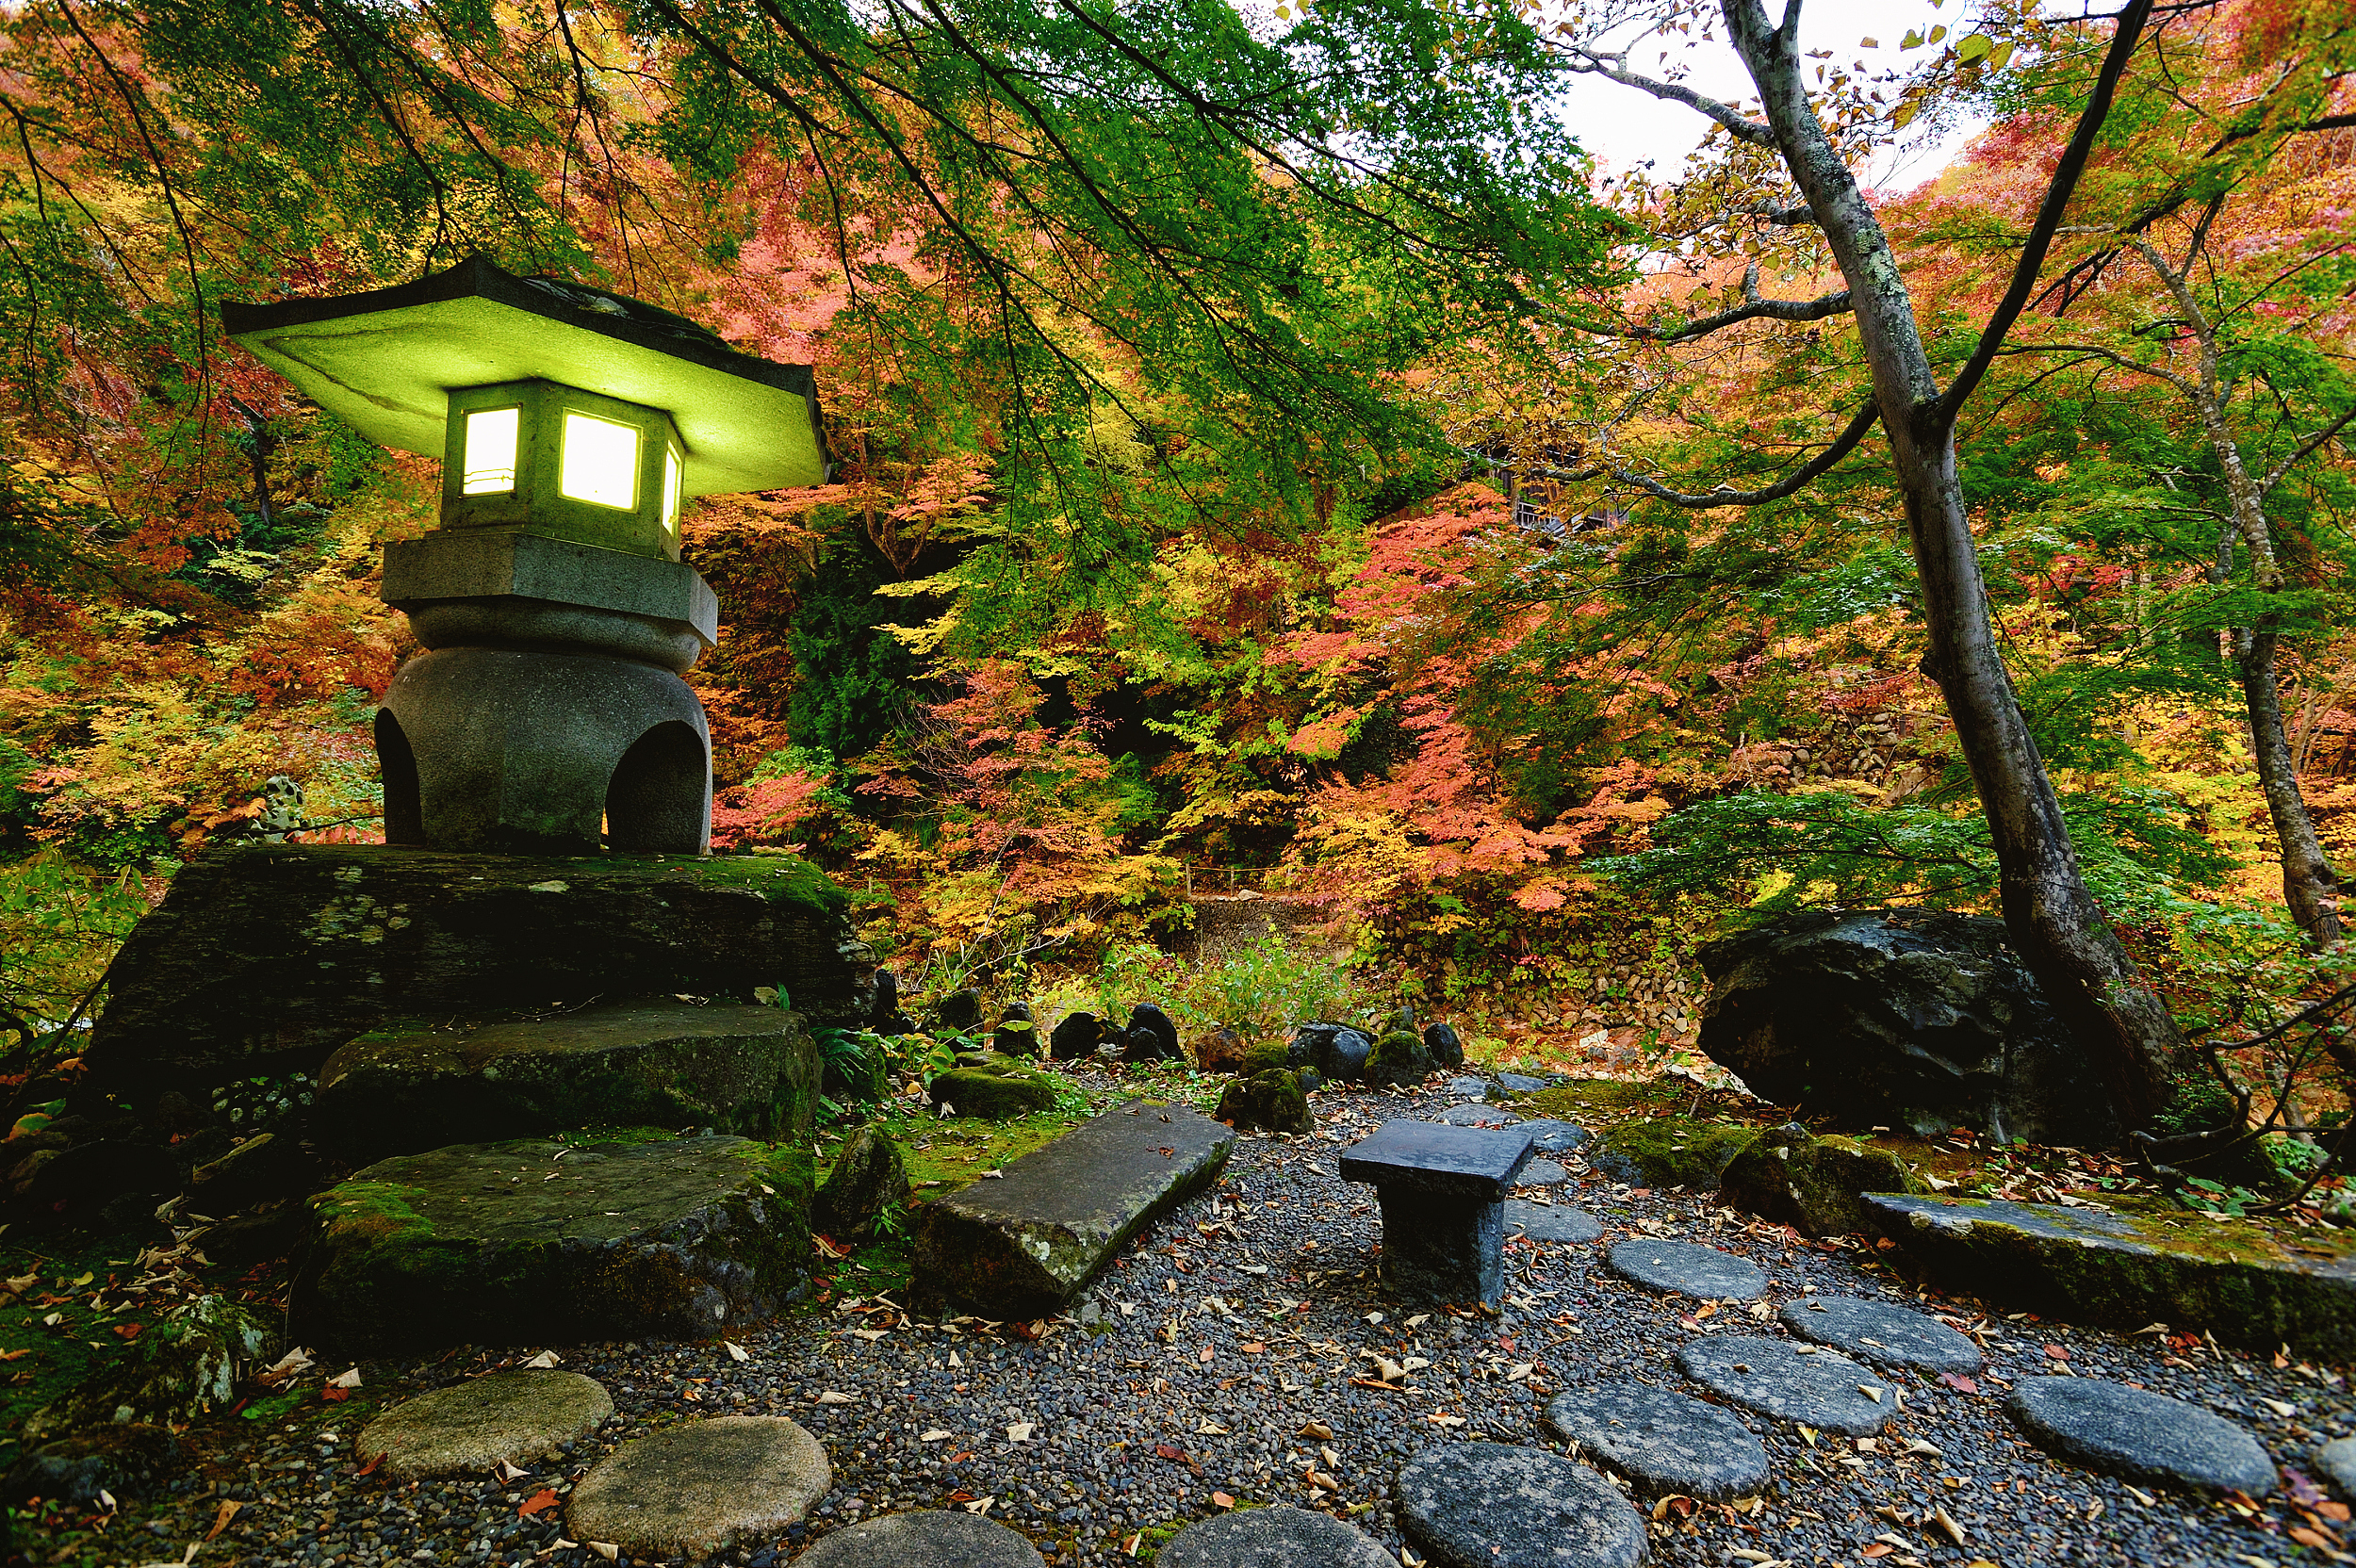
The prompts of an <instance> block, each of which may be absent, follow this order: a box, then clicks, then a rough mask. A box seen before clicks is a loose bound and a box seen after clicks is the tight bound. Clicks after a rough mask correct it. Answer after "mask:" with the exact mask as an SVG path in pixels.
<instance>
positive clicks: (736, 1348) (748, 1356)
mask: <svg viewBox="0 0 2356 1568" xmlns="http://www.w3.org/2000/svg"><path fill="white" fill-rule="evenodd" d="M720 1343H721V1344H722V1345H724V1346H726V1347H728V1360H730V1361H750V1360H752V1359H753V1356H752V1352H751V1351H749V1350H747V1349H745V1348H744V1347H743V1346H742V1345H739V1344H737V1343H736V1341H734V1340H732V1339H724V1340H722V1341H721V1342H720Z"/></svg>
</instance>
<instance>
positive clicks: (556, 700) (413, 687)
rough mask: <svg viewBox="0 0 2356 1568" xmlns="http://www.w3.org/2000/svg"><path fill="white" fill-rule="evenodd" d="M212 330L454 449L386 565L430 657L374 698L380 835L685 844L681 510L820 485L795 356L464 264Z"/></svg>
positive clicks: (708, 625) (384, 427) (691, 755)
mask: <svg viewBox="0 0 2356 1568" xmlns="http://www.w3.org/2000/svg"><path fill="white" fill-rule="evenodd" d="M221 315H222V319H223V322H224V324H225V325H226V327H227V329H228V332H229V335H230V336H231V337H233V338H235V339H236V340H237V342H239V343H241V344H243V345H244V346H245V347H246V348H248V349H250V350H252V351H254V353H255V354H256V355H258V356H259V357H260V358H261V359H262V360H263V361H264V362H265V363H266V364H268V365H269V366H270V368H273V369H275V370H277V371H278V372H280V373H281V374H282V375H285V376H286V378H287V379H288V380H290V381H292V382H293V383H294V384H296V385H297V386H299V387H300V388H302V389H303V392H304V393H305V394H307V395H308V396H309V397H310V398H311V399H312V400H315V401H316V402H318V403H319V406H320V407H322V408H324V409H326V410H327V411H328V412H329V413H331V414H334V415H335V416H336V417H338V418H341V419H342V420H344V421H345V422H346V423H348V424H350V425H352V427H353V428H355V429H357V430H358V431H360V432H361V433H363V434H365V435H367V436H368V437H369V438H370V439H372V440H375V441H377V442H379V443H381V444H382V445H384V446H387V447H393V448H397V449H401V450H403V451H411V452H417V453H421V454H425V455H435V454H438V455H439V456H440V457H441V459H442V504H441V519H440V524H439V526H438V527H436V528H434V530H432V531H429V532H427V533H426V534H425V535H424V536H423V537H422V538H418V539H414V540H409V541H405V542H401V543H398V544H393V545H389V546H387V547H385V551H384V583H383V587H382V589H381V592H382V593H383V596H384V600H385V602H386V603H388V604H391V605H393V606H395V607H396V608H398V609H400V610H401V611H403V612H404V613H407V615H408V617H409V624H410V627H411V629H412V630H413V631H414V632H415V633H416V634H417V641H418V642H420V643H421V644H423V645H425V647H426V649H427V650H428V651H426V652H425V653H422V654H420V655H418V656H417V658H414V659H412V660H410V661H409V662H407V663H405V664H403V665H402V666H401V672H400V674H399V675H398V676H396V677H395V678H394V680H393V684H392V686H391V688H390V689H389V690H388V691H387V692H386V693H385V694H384V706H383V707H382V708H380V709H379V710H378V711H377V715H376V750H377V757H378V760H380V761H381V763H382V764H383V767H384V836H385V839H386V841H388V842H390V843H395V844H407V845H414V846H418V847H423V848H430V849H445V850H461V851H470V852H481V853H492V854H512V855H552V854H554V855H563V854H594V853H596V852H597V850H598V848H599V847H600V846H601V845H602V846H604V847H609V848H613V849H616V850H635V851H646V852H659V853H689V854H695V853H700V852H701V851H702V850H703V849H704V848H705V847H706V845H707V844H708V842H709V841H710V838H711V831H712V747H711V732H710V730H709V728H708V727H707V726H706V724H705V720H704V711H703V705H702V704H701V703H700V702H699V701H697V700H696V697H695V693H694V692H693V691H692V690H691V689H690V688H689V687H688V685H687V683H686V682H685V681H684V680H682V679H680V676H681V675H682V674H684V673H685V672H686V671H687V670H689V669H690V668H692V667H693V666H694V665H695V661H696V660H697V659H699V658H701V657H702V655H703V653H704V650H705V649H707V648H709V647H711V646H712V643H713V641H714V639H715V637H716V636H717V633H718V628H719V605H718V601H717V600H716V599H715V598H714V597H713V596H712V590H711V588H710V587H708V586H707V585H706V584H705V582H704V580H703V578H702V576H701V575H700V574H698V573H697V572H696V571H695V568H694V567H692V566H689V565H687V564H685V563H683V562H681V561H680V560H679V505H680V503H681V501H682V500H683V499H684V498H687V497H690V496H703V495H713V494H725V493H730V492H744V491H750V490H776V489H783V488H788V487H791V486H795V485H805V484H818V483H822V482H824V481H825V478H826V456H825V449H824V443H823V439H822V436H821V433H820V430H819V424H818V408H817V400H816V398H815V396H814V393H813V389H812V385H811V381H810V370H809V368H808V367H806V366H799V365H779V364H776V363H774V362H772V361H769V360H765V359H759V358H756V357H754V356H752V355H749V354H742V353H738V352H736V351H734V350H732V349H730V348H728V346H727V345H725V344H723V343H722V342H721V341H720V339H719V338H718V337H717V336H716V335H713V334H712V333H711V332H709V331H707V330H705V329H704V328H702V327H700V326H697V325H696V324H695V323H694V322H693V321H690V320H687V319H685V318H683V317H679V316H674V315H672V314H671V313H670V312H668V311H664V310H659V309H657V308H655V307H654V306H652V305H648V304H645V303H642V302H639V301H636V300H630V299H625V298H623V297H622V296H620V295H616V294H610V293H606V292H604V291H602V290H599V289H594V288H587V287H583V286H580V285H577V284H570V283H557V282H552V281H550V280H548V279H544V278H522V277H517V276H515V275H514V274H513V273H510V272H506V271H502V270H500V269H499V268H498V267H496V266H494V265H492V263H491V262H489V261H488V260H486V259H485V258H483V257H482V256H479V255H478V256H474V257H472V258H470V259H468V260H466V261H464V262H461V263H459V264H458V265H457V266H456V267H453V268H451V269H450V270H448V271H446V272H441V273H437V274H435V275H434V276H433V277H429V278H425V279H422V280H420V281H418V282H417V283H413V284H405V285H402V286H400V287H396V288H384V289H377V290H374V291H371V292H368V293H364V294H347V295H339V296H330V297H325V298H318V299H303V300H286V301H281V302H273V303H269V304H228V305H224V306H223V307H222V311H221Z"/></svg>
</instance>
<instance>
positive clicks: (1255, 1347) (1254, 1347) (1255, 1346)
mask: <svg viewBox="0 0 2356 1568" xmlns="http://www.w3.org/2000/svg"><path fill="white" fill-rule="evenodd" d="M1235 1348H1236V1349H1238V1350H1241V1351H1242V1352H1243V1353H1244V1354H1245V1355H1247V1356H1256V1355H1259V1354H1261V1353H1262V1352H1263V1351H1265V1350H1266V1349H1267V1348H1268V1347H1267V1346H1266V1345H1264V1344H1262V1343H1261V1342H1260V1341H1258V1340H1256V1339H1255V1340H1252V1342H1251V1343H1250V1344H1248V1345H1238V1346H1236V1347H1235Z"/></svg>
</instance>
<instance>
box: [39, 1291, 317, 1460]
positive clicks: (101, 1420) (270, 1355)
mask: <svg viewBox="0 0 2356 1568" xmlns="http://www.w3.org/2000/svg"><path fill="white" fill-rule="evenodd" d="M274 1316H275V1314H273V1315H272V1317H274ZM280 1348H281V1342H280V1336H279V1332H278V1327H277V1324H276V1323H275V1322H273V1321H270V1320H269V1319H265V1318H264V1317H263V1316H262V1315H260V1314H258V1313H255V1312H254V1311H253V1310H252V1309H250V1308H248V1307H245V1306H242V1305H240V1304H239V1303H237V1302H236V1301H233V1300H231V1299H229V1298H227V1297H225V1296H200V1297H197V1298H196V1299H193V1300H191V1301H188V1302H185V1303H183V1304H182V1305H180V1306H176V1307H173V1308H172V1310H171V1311H169V1312H167V1313H165V1314H164V1315H163V1316H162V1317H161V1318H160V1319H158V1320H157V1321H155V1322H154V1323H151V1324H149V1325H148V1328H147V1331H145V1332H144V1333H142V1334H140V1335H139V1338H138V1339H136V1340H134V1341H133V1342H132V1343H131V1347H130V1348H129V1349H128V1350H127V1351H126V1352H124V1353H123V1355H121V1356H119V1357H116V1358H114V1359H112V1360H111V1361H110V1362H109V1363H108V1364H106V1368H105V1369H104V1370H102V1371H100V1372H99V1373H98V1374H97V1375H96V1376H95V1377H93V1378H92V1379H91V1380H90V1381H88V1382H86V1383H84V1384H82V1385H81V1386H80V1387H77V1388H76V1389H74V1392H73V1393H71V1394H69V1395H67V1396H66V1397H64V1398H62V1399H59V1400H57V1402H56V1403H54V1404H51V1405H48V1406H45V1407H43V1408H42V1409H41V1410H38V1411H36V1412H34V1413H33V1415H32V1418H31V1419H30V1420H28V1421H26V1422H25V1437H26V1438H27V1439H29V1440H32V1441H36V1442H38V1441H41V1440H45V1439H48V1438H52V1437H57V1436H59V1435H61V1434H63V1433H66V1432H71V1431H78V1430H80V1429H84V1428H90V1427H102V1426H108V1425H113V1424H117V1423H124V1422H146V1423H152V1424H155V1425H157V1426H163V1427H185V1426H187V1425H188V1423H189V1422H191V1421H193V1420H195V1419H196V1418H197V1417H198V1416H200V1415H203V1414H205V1413H206V1412H208V1411H212V1410H216V1409H219V1410H226V1409H227V1408H228V1407H229V1404H230V1397H231V1394H232V1393H233V1391H234V1390H235V1389H236V1388H237V1384H238V1382H239V1381H241V1380H243V1379H244V1378H245V1377H246V1376H247V1375H248V1374H249V1373H251V1372H253V1371H254V1370H256V1369H257V1368H259V1367H263V1366H267V1365H269V1364H270V1362H271V1361H273V1360H274V1359H276V1357H277V1355H278V1352H279V1349H280Z"/></svg>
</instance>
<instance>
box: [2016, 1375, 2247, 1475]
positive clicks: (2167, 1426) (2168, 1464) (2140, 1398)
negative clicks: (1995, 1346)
mask: <svg viewBox="0 0 2356 1568" xmlns="http://www.w3.org/2000/svg"><path fill="white" fill-rule="evenodd" d="M2004 1404H2005V1408H2006V1409H2007V1410H2008V1411H2009V1412H2010V1413H2011V1414H2012V1418H2013V1421H2014V1423H2015V1424H2016V1425H2017V1426H2019V1427H2020V1429H2021V1430H2022V1431H2024V1432H2026V1433H2028V1434H2029V1440H2030V1441H2031V1442H2033V1443H2035V1444H2036V1445H2037V1446H2038V1447H2040V1448H2043V1449H2046V1450H2048V1451H2049V1452H2052V1453H2056V1454H2059V1455H2061V1456H2062V1457H2063V1458H2064V1459H2070V1460H2075V1461H2077V1462H2079V1463H2080V1464H2083V1465H2085V1466H2086V1468H2087V1469H2089V1470H2100V1471H2102V1473H2103V1474H2105V1475H2110V1476H2118V1477H2120V1478H2123V1479H2126V1480H2131V1481H2161V1482H2165V1483H2167V1484H2168V1485H2171V1486H2188V1487H2192V1488H2194V1489H2196V1490H2198V1491H2202V1492H2246V1493H2248V1494H2250V1495H2251V1496H2253V1497H2262V1496H2264V1495H2266V1494H2267V1493H2269V1492H2271V1491H2273V1490H2274V1481H2275V1476H2274V1461H2272V1460H2271V1459H2268V1458H2267V1457H2266V1450H2265V1449H2264V1448H2262V1447H2260V1446H2258V1440H2257V1439H2256V1438H2254V1437H2252V1436H2250V1434H2249V1433H2248V1432H2247V1431H2245V1430H2243V1429H2241V1428H2239V1427H2237V1426H2235V1425H2234V1424H2233V1422H2231V1421H2228V1420H2225V1419H2223V1418H2222V1417H2220V1416H2217V1415H2212V1414H2210V1413H2208V1412H2207V1411H2205V1410H2202V1409H2201V1407H2200V1406H2199V1405H2192V1404H2186V1403H2185V1402H2184V1400H2182V1399H2171V1398H2169V1397H2168V1396H2167V1395H2165V1394H2153V1393H2151V1391H2150V1390H2148V1389H2141V1388H2129V1387H2128V1386H2127V1385H2126V1384H2125V1383H2115V1382H2112V1381H2111V1380H2109V1379H2107V1378H2024V1379H2022V1380H2021V1382H2020V1383H2019V1384H2018V1385H2017V1386H2015V1387H2014V1389H2013V1391H2012V1397H2011V1398H2009V1399H2007V1400H2006V1401H2005V1402H2004Z"/></svg>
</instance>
